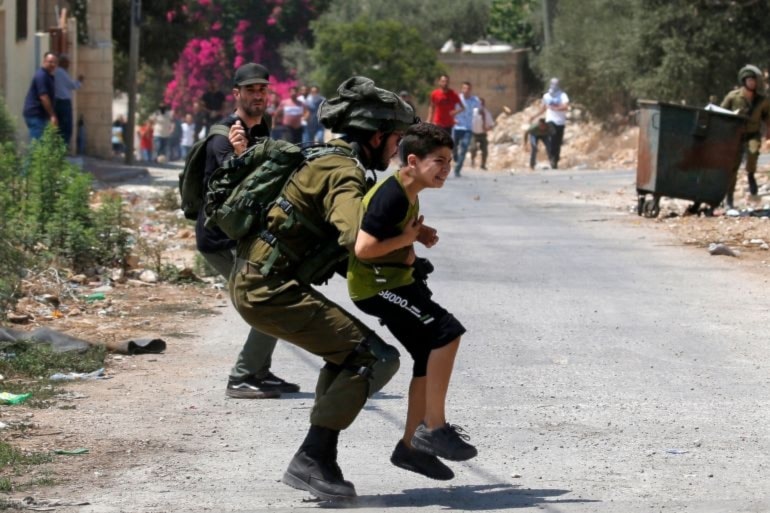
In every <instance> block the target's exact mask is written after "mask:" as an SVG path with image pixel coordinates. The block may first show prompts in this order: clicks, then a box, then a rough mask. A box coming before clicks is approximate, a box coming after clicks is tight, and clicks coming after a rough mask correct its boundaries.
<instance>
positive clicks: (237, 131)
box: [228, 119, 248, 156]
mask: <svg viewBox="0 0 770 513" xmlns="http://www.w3.org/2000/svg"><path fill="white" fill-rule="evenodd" d="M228 139H230V144H232V145H233V151H234V152H235V154H236V155H238V156H240V155H241V154H242V153H243V152H244V151H246V148H247V146H248V139H247V138H246V130H245V129H244V128H243V126H241V120H240V119H239V120H237V121H236V122H235V123H234V124H233V126H231V127H230V133H229V134H228Z"/></svg>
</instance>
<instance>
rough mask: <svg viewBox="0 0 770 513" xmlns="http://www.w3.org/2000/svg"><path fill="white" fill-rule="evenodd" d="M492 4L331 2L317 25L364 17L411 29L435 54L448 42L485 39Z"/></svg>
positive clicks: (465, 0) (475, 0) (480, 0)
mask: <svg viewBox="0 0 770 513" xmlns="http://www.w3.org/2000/svg"><path fill="white" fill-rule="evenodd" d="M490 1H491V0H421V1H419V2H415V1H414V0H390V1H389V2H382V1H380V0H358V1H356V2H351V1H350V0H332V2H331V3H330V5H329V8H328V10H327V11H326V13H324V14H323V15H322V16H321V17H320V18H319V21H321V22H330V23H349V22H353V21H355V20H358V19H361V18H362V17H366V18H368V19H371V20H393V21H398V22H401V23H403V24H404V25H405V26H407V27H411V28H414V29H415V30H417V32H419V34H420V36H421V38H422V44H423V45H426V46H428V47H430V48H431V49H434V50H438V49H439V48H441V47H442V46H443V45H444V43H445V42H446V41H447V40H448V39H452V40H454V41H455V42H463V43H472V42H474V41H476V40H478V39H480V38H482V37H484V36H485V35H486V30H487V20H488V19H489V5H490Z"/></svg>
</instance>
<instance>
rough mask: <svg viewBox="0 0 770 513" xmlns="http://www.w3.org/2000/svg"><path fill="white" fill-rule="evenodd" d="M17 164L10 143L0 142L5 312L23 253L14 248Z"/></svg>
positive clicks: (1, 299) (0, 303) (0, 277)
mask: <svg viewBox="0 0 770 513" xmlns="http://www.w3.org/2000/svg"><path fill="white" fill-rule="evenodd" d="M20 169H21V162H20V161H19V158H18V156H17V154H16V151H15V148H14V147H13V145H12V143H2V142H0V261H1V262H3V265H0V310H2V311H5V310H6V307H7V306H8V304H10V302H11V299H12V297H13V295H14V293H15V292H16V288H17V286H18V283H19V279H20V276H21V268H22V260H23V253H22V252H21V251H20V249H19V247H18V241H19V240H20V236H21V233H22V231H21V230H22V227H21V226H19V225H18V224H17V222H16V220H17V218H16V208H17V205H18V203H17V202H16V201H15V198H17V197H19V196H18V187H19V182H20V178H19V174H20Z"/></svg>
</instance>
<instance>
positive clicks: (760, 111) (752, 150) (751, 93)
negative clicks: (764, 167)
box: [721, 65, 770, 208]
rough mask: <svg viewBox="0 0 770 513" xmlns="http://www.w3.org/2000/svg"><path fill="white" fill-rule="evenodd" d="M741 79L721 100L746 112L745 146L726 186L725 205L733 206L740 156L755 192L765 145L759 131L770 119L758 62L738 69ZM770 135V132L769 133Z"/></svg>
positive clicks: (727, 106) (768, 105)
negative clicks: (760, 159)
mask: <svg viewBox="0 0 770 513" xmlns="http://www.w3.org/2000/svg"><path fill="white" fill-rule="evenodd" d="M738 82H739V83H740V84H741V86H740V87H739V88H738V89H734V90H732V91H730V92H729V93H727V96H725V99H724V100H722V104H721V106H722V107H723V108H725V109H728V110H731V111H733V112H735V113H736V114H740V115H742V116H746V117H747V118H749V119H748V121H747V122H746V125H745V128H744V132H743V138H742V149H741V152H740V154H739V156H738V161H737V162H736V163H735V167H734V172H733V173H732V175H731V179H730V183H729V184H728V186H727V197H726V198H725V206H726V207H727V208H733V206H734V205H733V195H734V192H735V182H736V181H737V178H738V169H739V168H740V167H741V158H742V156H743V155H744V154H745V155H746V173H747V174H748V178H749V192H750V193H751V195H752V196H756V195H757V192H758V189H757V179H756V177H755V176H754V175H755V173H756V171H757V160H758V159H759V150H760V148H761V147H762V134H761V132H760V129H761V125H762V122H765V123H767V122H768V120H770V100H768V98H767V97H766V96H764V95H763V94H761V93H762V91H763V88H762V72H761V71H760V70H759V68H757V67H756V66H752V65H747V66H744V67H743V68H741V69H740V71H739V72H738ZM767 135H768V136H769V137H770V132H768V134H767Z"/></svg>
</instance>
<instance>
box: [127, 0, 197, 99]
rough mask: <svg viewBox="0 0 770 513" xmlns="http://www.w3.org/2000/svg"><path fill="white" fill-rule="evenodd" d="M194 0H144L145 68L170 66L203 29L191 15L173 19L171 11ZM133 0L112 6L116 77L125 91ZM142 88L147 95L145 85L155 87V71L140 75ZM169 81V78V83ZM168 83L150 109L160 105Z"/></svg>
mask: <svg viewBox="0 0 770 513" xmlns="http://www.w3.org/2000/svg"><path fill="white" fill-rule="evenodd" d="M188 3H190V2H188V1H186V0H152V1H148V0H145V1H143V2H142V24H141V34H140V37H139V44H140V49H139V54H140V56H141V57H140V60H141V65H142V67H145V66H146V67H147V68H148V69H150V70H154V69H163V68H166V69H170V63H172V62H174V61H175V60H176V59H177V57H179V53H180V52H181V51H182V48H184V46H185V44H186V43H187V40H188V39H189V38H191V37H195V35H197V34H199V33H201V32H202V31H203V27H202V25H201V24H200V23H195V22H193V21H192V20H190V19H189V18H187V17H176V18H173V19H172V20H171V21H169V19H168V17H167V15H166V14H167V13H168V12H170V11H174V10H177V9H180V8H181V7H182V6H183V5H186V4H188ZM130 13H131V0H113V6H112V37H113V39H114V42H115V46H114V48H115V50H114V52H115V61H114V68H115V73H114V78H113V82H114V84H115V89H116V90H118V91H123V90H125V88H126V84H127V83H128V53H129V43H130V36H131V16H130ZM139 81H140V90H141V91H142V94H145V91H144V88H145V87H148V86H151V84H152V83H153V82H155V81H156V80H154V75H153V74H152V72H150V73H146V74H145V75H144V77H140V80H139ZM167 81H168V80H167V79H166V80H165V82H167ZM165 82H163V83H162V85H160V86H155V87H156V88H158V89H160V91H161V95H160V96H159V97H157V98H154V100H153V101H154V104H153V105H154V106H153V108H152V109H150V110H149V112H152V111H154V110H155V108H157V106H158V102H159V101H160V99H162V92H163V87H164V85H165Z"/></svg>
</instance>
